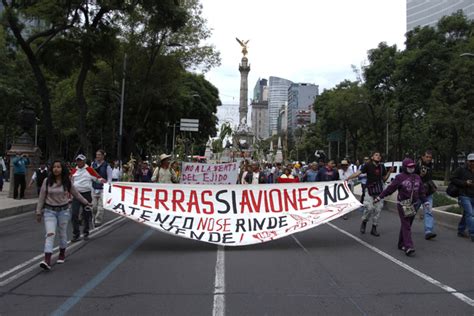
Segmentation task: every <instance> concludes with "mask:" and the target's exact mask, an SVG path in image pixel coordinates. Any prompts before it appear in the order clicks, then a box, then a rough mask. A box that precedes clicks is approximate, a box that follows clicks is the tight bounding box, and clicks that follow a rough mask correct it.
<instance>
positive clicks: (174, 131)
mask: <svg viewBox="0 0 474 316" xmlns="http://www.w3.org/2000/svg"><path fill="white" fill-rule="evenodd" d="M175 141H176V123H175V124H173V148H172V149H171V153H172V156H173V158H175V156H174V154H175V152H174V146H175Z"/></svg>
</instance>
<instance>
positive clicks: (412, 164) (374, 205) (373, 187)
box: [0, 149, 474, 270]
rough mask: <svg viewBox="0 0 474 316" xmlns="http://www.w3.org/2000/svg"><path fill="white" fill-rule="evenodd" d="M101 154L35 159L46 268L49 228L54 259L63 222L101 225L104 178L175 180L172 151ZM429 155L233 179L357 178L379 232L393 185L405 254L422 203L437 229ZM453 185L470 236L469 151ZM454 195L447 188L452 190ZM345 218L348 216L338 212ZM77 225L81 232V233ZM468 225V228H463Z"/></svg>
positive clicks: (21, 159) (255, 167)
mask: <svg viewBox="0 0 474 316" xmlns="http://www.w3.org/2000/svg"><path fill="white" fill-rule="evenodd" d="M105 158H106V153H105V152H104V151H103V150H101V149H99V150H97V151H96V154H95V158H94V159H91V160H89V159H87V157H86V156H84V155H82V154H79V155H78V156H77V157H76V159H75V161H74V162H72V163H65V162H63V161H60V160H56V161H53V162H52V163H51V164H49V165H47V164H45V163H41V165H40V167H39V168H38V169H37V170H35V172H34V174H33V177H32V178H31V179H29V182H28V185H29V186H31V185H33V184H34V183H36V185H37V190H38V195H39V199H38V204H37V208H36V220H37V221H38V222H42V221H43V222H44V226H45V230H46V234H45V246H44V260H43V261H42V262H41V264H40V266H41V267H42V268H43V269H45V270H50V269H51V256H52V253H53V244H54V240H55V235H56V234H57V235H58V237H59V238H58V240H59V257H58V259H57V261H56V263H59V264H60V263H64V262H65V258H66V247H67V245H68V236H67V227H68V225H69V222H71V223H72V227H73V236H72V240H71V241H72V242H77V241H79V240H81V239H83V240H86V241H87V240H88V239H89V231H90V229H91V227H100V226H101V225H102V223H103V220H104V208H103V201H102V200H103V185H104V184H105V183H110V182H114V181H122V182H155V183H179V178H180V164H179V162H177V161H172V160H171V158H172V156H171V155H167V154H162V155H160V156H159V160H158V161H152V162H151V163H150V162H149V161H136V160H135V159H133V157H131V159H130V160H129V161H128V163H127V164H124V165H122V164H121V163H120V162H119V161H113V162H107V161H106V159H105ZM432 159H433V155H432V152H431V151H429V150H427V151H425V152H424V154H423V155H422V156H421V157H419V159H417V160H416V161H415V160H413V159H411V158H405V159H404V160H403V163H402V168H401V170H400V171H401V172H400V173H399V174H397V176H396V177H395V178H394V179H393V180H392V181H390V182H387V180H388V179H389V177H390V174H391V172H392V169H393V168H386V167H385V165H384V163H383V162H382V155H381V154H380V152H373V153H371V155H370V156H367V157H364V159H363V161H362V162H359V161H355V163H352V162H351V161H349V159H343V160H342V161H340V162H339V163H336V161H334V160H328V161H324V160H323V159H320V160H319V162H313V163H310V164H307V165H306V164H303V163H300V162H297V163H289V164H282V163H275V164H270V163H263V164H260V163H258V162H255V161H249V160H243V161H242V162H241V165H240V171H239V175H238V180H237V184H241V185H249V184H270V183H279V184H282V185H284V184H285V183H295V182H324V181H336V180H344V181H347V184H348V186H349V188H350V189H351V191H353V190H354V187H355V186H356V185H361V196H360V201H361V203H362V204H363V214H362V218H361V224H360V233H361V234H365V233H366V229H367V224H368V223H369V222H371V229H370V234H371V235H372V236H375V237H379V236H380V231H379V224H380V217H381V211H382V208H383V204H384V198H386V197H387V196H389V195H391V194H392V193H394V192H395V191H397V192H398V194H397V202H396V203H397V210H398V215H399V218H400V223H401V227H400V234H399V238H398V244H397V246H398V248H399V249H400V250H402V251H403V252H404V253H405V254H406V255H407V256H412V255H414V253H415V247H414V243H413V239H412V234H411V226H412V223H413V220H414V218H415V216H416V214H417V211H418V210H419V209H420V207H423V210H424V216H423V219H424V233H425V239H426V240H431V239H433V238H435V237H436V236H437V234H436V232H435V220H434V216H433V211H432V209H433V194H434V193H435V192H436V191H437V187H436V184H435V183H434V181H433V164H432ZM11 163H12V164H13V177H12V179H11V180H13V181H12V185H13V186H14V198H18V199H21V198H23V196H24V191H25V186H26V185H27V184H26V180H27V179H26V168H27V167H28V165H29V163H30V162H29V159H28V157H27V156H26V155H24V154H22V153H18V154H17V155H16V156H15V157H14V158H13V159H12V161H11ZM6 170H7V167H6V164H5V161H4V160H3V159H0V184H1V185H0V189H2V188H3V181H4V177H5V175H6ZM450 188H451V191H455V192H456V193H455V195H454V196H456V197H457V199H458V203H459V205H460V206H461V207H462V208H463V215H462V218H461V220H460V222H459V225H458V232H457V234H458V236H459V237H463V238H470V240H471V241H473V242H474V218H473V208H474V153H471V154H469V155H468V156H467V160H466V164H465V166H462V167H459V168H458V169H456V170H455V171H454V173H453V175H452V177H451V181H450ZM451 195H453V194H451ZM344 219H347V216H346V217H344ZM81 226H82V235H81V231H80V229H81ZM466 231H467V232H466Z"/></svg>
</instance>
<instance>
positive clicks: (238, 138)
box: [234, 38, 254, 158]
mask: <svg viewBox="0 0 474 316" xmlns="http://www.w3.org/2000/svg"><path fill="white" fill-rule="evenodd" d="M236 40H237V42H239V44H240V46H242V54H243V56H242V60H241V62H240V65H239V71H240V103H239V126H238V127H237V131H236V132H235V133H234V148H237V149H239V151H240V153H241V157H245V158H250V157H252V152H253V149H252V145H253V139H254V135H253V133H252V132H251V130H250V127H249V126H248V125H247V113H248V76H249V72H250V64H249V60H248V58H247V57H246V55H247V53H248V51H247V43H248V42H249V41H248V40H247V41H241V40H239V39H238V38H236Z"/></svg>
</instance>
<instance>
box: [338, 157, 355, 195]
mask: <svg viewBox="0 0 474 316" xmlns="http://www.w3.org/2000/svg"><path fill="white" fill-rule="evenodd" d="M353 174H354V171H353V169H352V168H351V167H350V165H349V161H347V160H342V161H341V169H339V179H340V180H344V181H347V185H348V186H349V189H350V190H351V192H354V181H353V180H350V179H349V177H350V176H352V175H353Z"/></svg>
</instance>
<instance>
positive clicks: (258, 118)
mask: <svg viewBox="0 0 474 316" xmlns="http://www.w3.org/2000/svg"><path fill="white" fill-rule="evenodd" d="M267 83H268V80H267V79H258V80H257V83H256V84H255V87H254V89H253V99H252V103H251V104H250V108H251V113H252V114H251V122H252V132H253V134H254V135H255V137H257V139H267V138H268V137H269V136H270V134H269V129H268V86H267Z"/></svg>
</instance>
